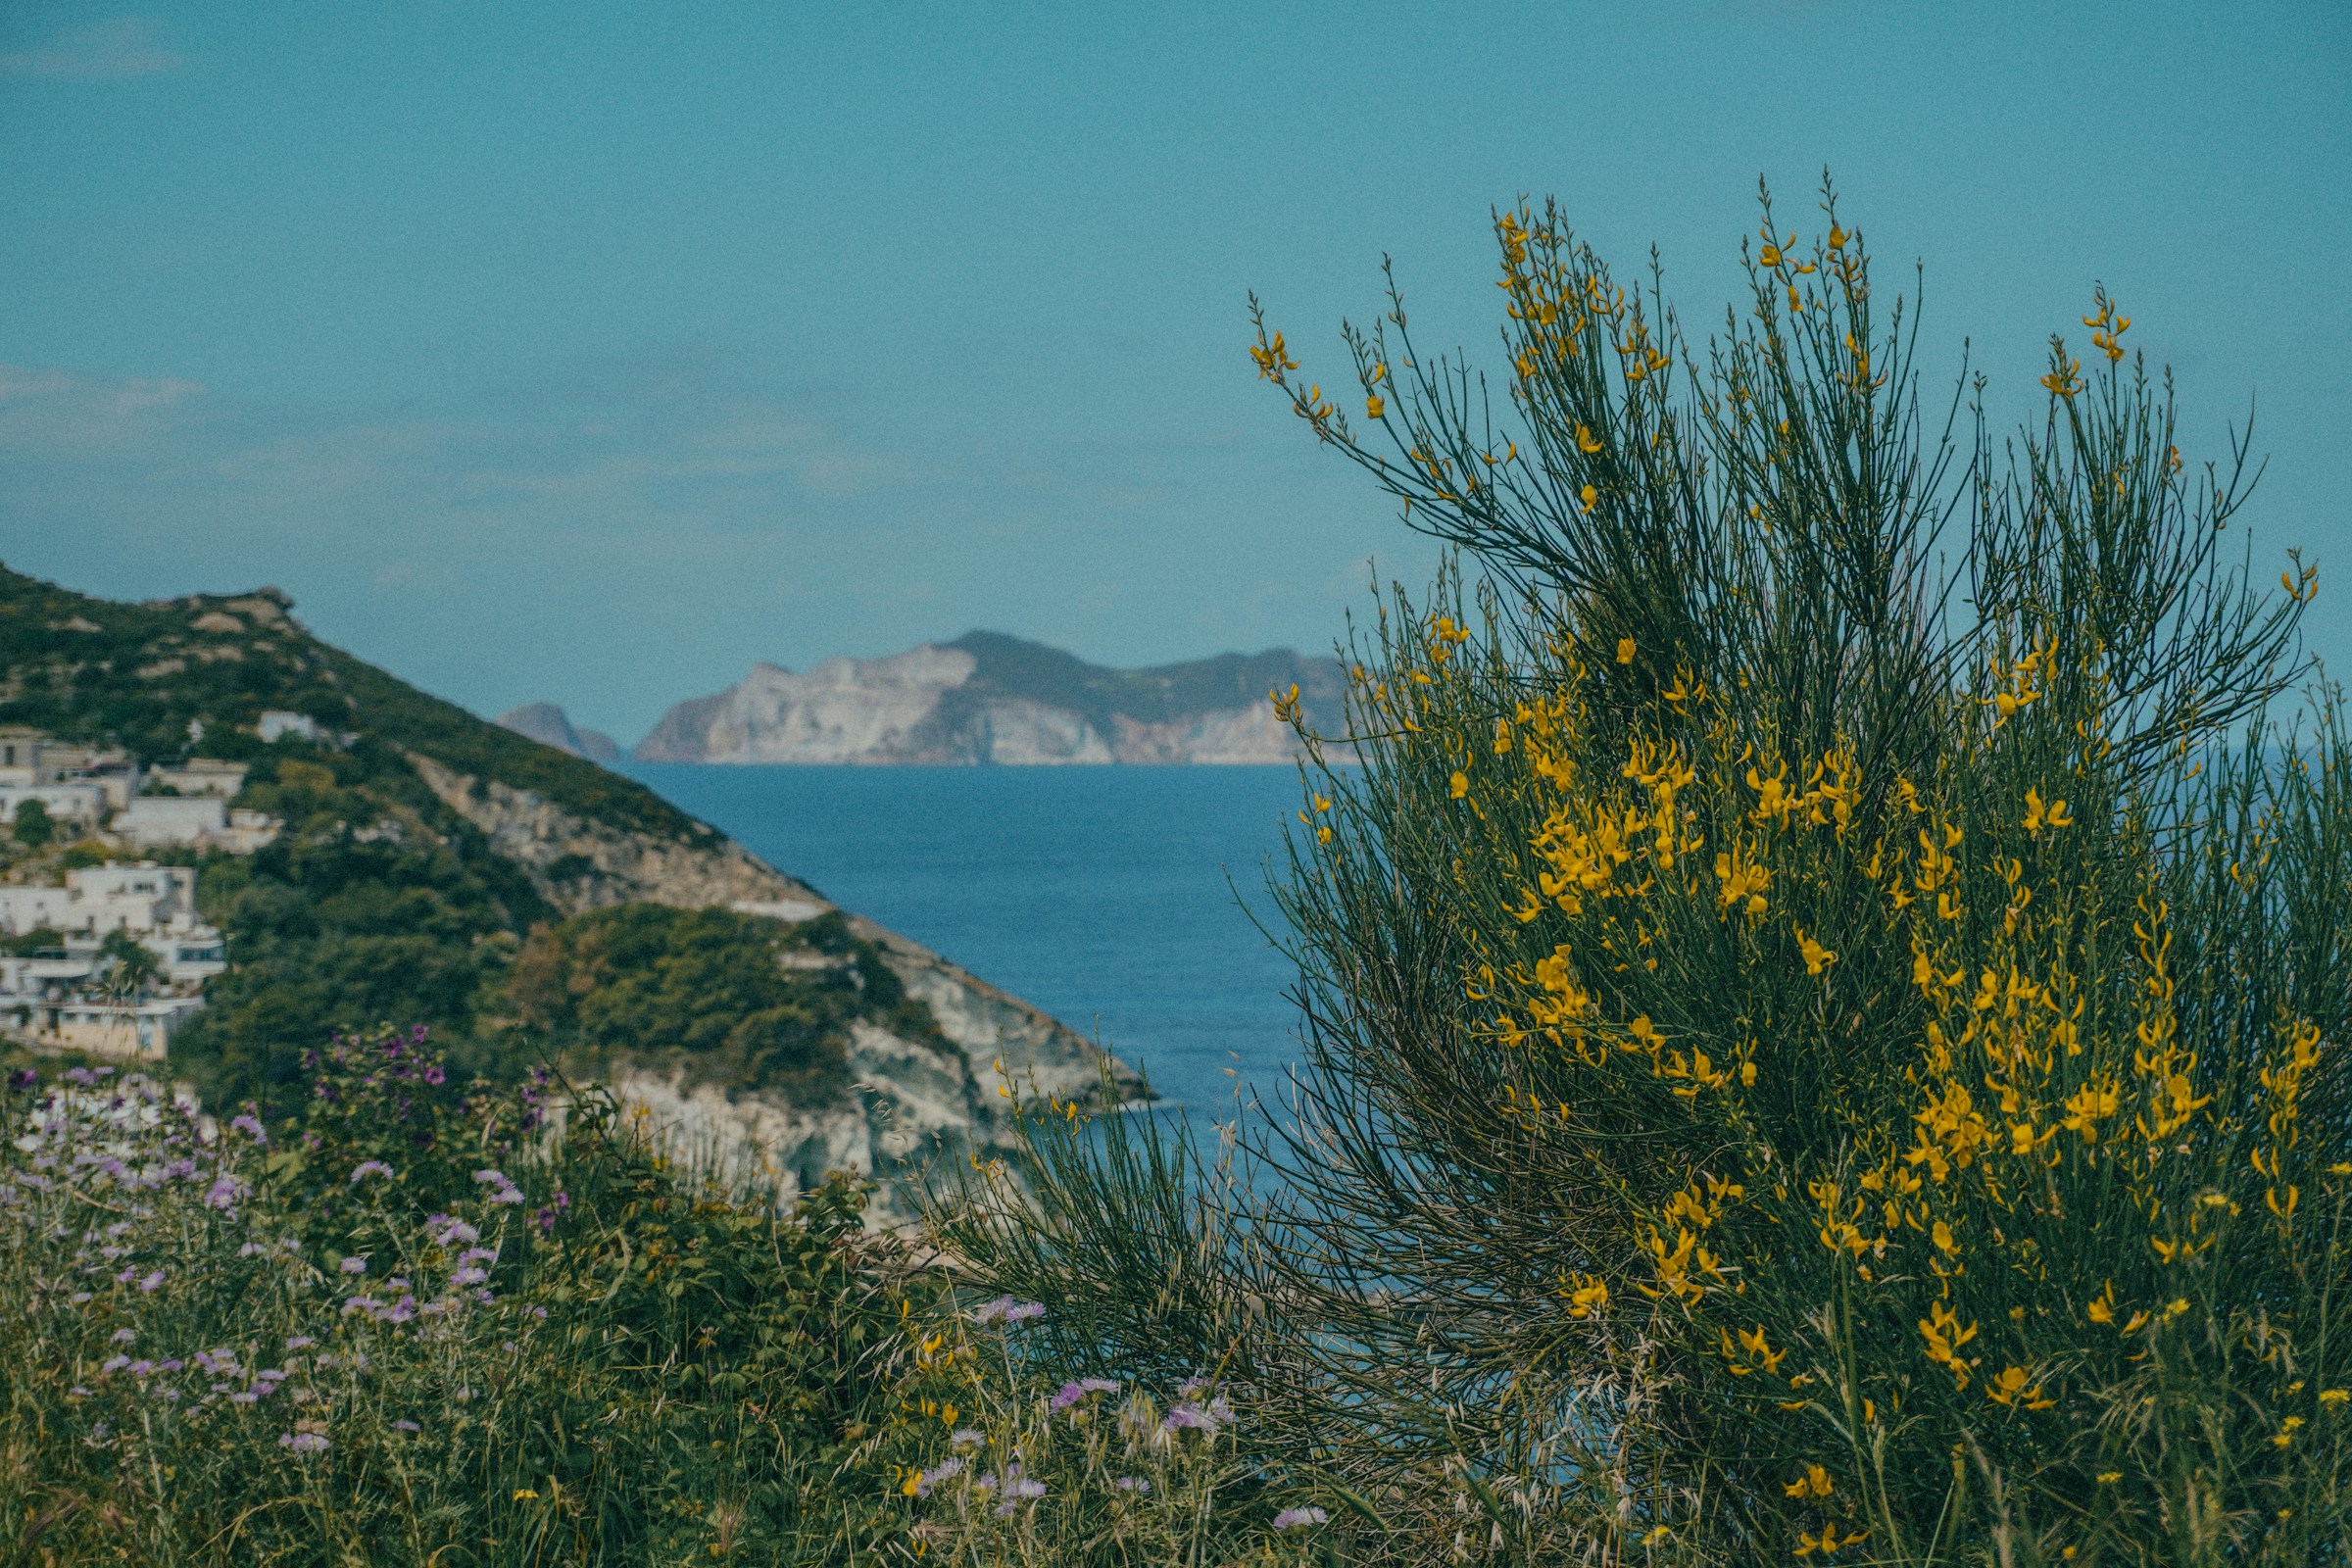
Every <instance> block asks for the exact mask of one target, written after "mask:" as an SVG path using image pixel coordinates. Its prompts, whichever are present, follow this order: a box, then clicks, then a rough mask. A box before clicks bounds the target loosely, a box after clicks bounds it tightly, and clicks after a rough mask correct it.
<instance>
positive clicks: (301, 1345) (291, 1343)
mask: <svg viewBox="0 0 2352 1568" xmlns="http://www.w3.org/2000/svg"><path fill="white" fill-rule="evenodd" d="M318 1343H319V1342H318V1341H317V1340H314V1339H312V1338H311V1337H310V1336H309V1335H308V1334H297V1335H295V1336H294V1337H293V1338H292V1339H290V1340H288V1341H287V1342H286V1348H287V1349H289V1350H307V1349H309V1348H311V1347H312V1346H314V1345H317V1344H318Z"/></svg>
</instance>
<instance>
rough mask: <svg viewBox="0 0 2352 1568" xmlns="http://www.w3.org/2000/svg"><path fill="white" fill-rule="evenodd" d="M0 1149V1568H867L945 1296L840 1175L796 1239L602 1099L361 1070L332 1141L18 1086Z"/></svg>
mask: <svg viewBox="0 0 2352 1568" xmlns="http://www.w3.org/2000/svg"><path fill="white" fill-rule="evenodd" d="M30 1076H31V1075H30V1074H29V1073H26V1074H21V1075H19V1080H18V1082H17V1083H16V1084H15V1086H14V1087H13V1088H12V1090H11V1092H10V1095H9V1101H8V1104H7V1107H6V1109H7V1114H8V1121H9V1123H10V1136H11V1139H12V1141H11V1142H10V1143H8V1144H7V1145H6V1147H5V1149H4V1150H0V1231H4V1232H5V1242H4V1244H0V1308H4V1309H0V1390H4V1391H5V1392H4V1396H0V1397H4V1398H5V1401H6V1405H5V1407H6V1420H5V1423H0V1431H4V1433H5V1436H0V1555H4V1556H5V1559H6V1560H9V1561H22V1562H26V1563H34V1562H42V1563H46V1562H57V1563H67V1562H84V1561H129V1562H138V1563H155V1564H166V1563H191V1564H192V1563H257V1562H267V1563H337V1564H342V1563H351V1562H370V1563H373V1562H384V1563H392V1562H399V1563H428V1562H429V1563H442V1564H460V1563H482V1564H491V1563H501V1564H504V1563H516V1564H519V1563H543V1562H559V1561H560V1562H610V1563H632V1564H634V1563H645V1562H685V1561H689V1560H691V1561H696V1562H711V1561H714V1560H734V1559H738V1558H742V1559H747V1560H760V1561H769V1560H793V1561H848V1560H852V1559H853V1558H854V1557H856V1556H858V1554H859V1552H860V1551H861V1550H862V1549H863V1548H864V1547H865V1546H867V1545H869V1544H871V1543H872V1542H874V1541H875V1540H877V1539H880V1538H883V1537H886V1536H890V1535H893V1534H895V1533H898V1532H899V1531H900V1530H901V1529H902V1527H903V1521H901V1520H899V1519H898V1518H897V1517H896V1516H895V1515H894V1514H893V1513H892V1512H891V1510H890V1508H889V1507H888V1506H887V1504H886V1502H885V1499H886V1498H887V1497H888V1496H889V1495H890V1492H889V1481H890V1477H889V1473H888V1467H887V1463H886V1460H885V1458H884V1455H883V1450H884V1448H885V1446H887V1444H888V1443H889V1442H890V1441H892V1437H893V1434H894V1433H895V1431H896V1430H897V1429H896V1428H894V1427H892V1426H891V1425H890V1424H889V1421H888V1416H889V1413H890V1410H891V1406H890V1404H889V1402H888V1398H887V1396H888V1393H889V1390H890V1388H891V1387H892V1385H893V1380H894V1378H895V1376H896V1375H897V1369H898V1366H899V1364H900V1362H902V1361H903V1360H905V1359H906V1355H905V1350H906V1344H907V1335H906V1333H905V1331H904V1329H903V1327H902V1324H903V1322H904V1320H905V1319H906V1318H907V1315H908V1314H910V1313H911V1312H912V1311H913V1309H914V1305H915V1302H916V1300H917V1299H918V1296H919V1289H920V1281H919V1280H917V1279H914V1278H912V1277H911V1276H909V1274H908V1273H907V1270H906V1269H905V1267H904V1266H903V1258H902V1257H901V1256H900V1255H899V1254H898V1253H897V1250H895V1249H894V1248H893V1247H892V1246H891V1245H890V1244H889V1243H887V1242H886V1241H881V1240H877V1239H875V1238H871V1237H868V1236H866V1235H865V1234H864V1232H863V1230H862V1228H861V1227H860V1224H859V1216H858V1207H859V1199H858V1194H857V1192H856V1191H855V1190H854V1189H853V1188H851V1187H848V1186H846V1185H844V1184H841V1183H838V1182H837V1183H835V1184H833V1185H831V1186H829V1187H827V1188H825V1189H823V1190H821V1191H819V1192H817V1193H815V1194H813V1195H812V1196H811V1197H810V1198H809V1200H808V1201H805V1202H804V1203H803V1204H802V1205H801V1206H800V1207H799V1209H798V1210H797V1212H795V1213H793V1214H790V1215H779V1214H777V1213H776V1212H775V1211H774V1209H773V1207H772V1205H771V1204H770V1203H769V1202H768V1201H766V1200H765V1197H764V1196H763V1195H761V1194H759V1193H757V1192H752V1191H748V1190H740V1189H739V1190H735V1191H728V1190H725V1189H722V1188H720V1187H718V1186H715V1185H713V1184H711V1183H709V1182H706V1181H703V1180H700V1179H698V1178H697V1177H696V1176H695V1175H694V1174H693V1173H691V1172H686V1171H681V1170H679V1169H678V1168H676V1167H675V1166H674V1165H673V1164H672V1163H671V1161H670V1159H669V1157H668V1156H667V1154H666V1153H665V1152H664V1151H663V1150H662V1148H661V1146H660V1145H659V1144H658V1143H657V1142H655V1141H654V1140H652V1139H650V1138H649V1137H647V1136H646V1135H645V1133H644V1131H643V1129H642V1128H633V1127H632V1126H630V1125H628V1124H626V1123H625V1122H620V1121H616V1120H615V1118H614V1116H613V1111H612V1107H611V1106H610V1104H609V1103H605V1102H602V1101H600V1100H597V1099H595V1098H593V1097H591V1098H587V1099H584V1100H582V1101H580V1102H579V1103H574V1104H572V1105H571V1107H570V1114H569V1116H568V1125H567V1126H565V1127H564V1129H563V1133H562V1136H561V1137H560V1138H558V1137H555V1136H554V1135H553V1130H552V1129H551V1128H549V1127H547V1126H545V1125H542V1124H540V1123H539V1117H540V1115H541V1114H542V1112H543V1111H545V1110H546V1109H547V1108H548V1104H547V1100H546V1097H545V1092H544V1090H543V1089H541V1088H532V1087H526V1088H525V1089H524V1090H522V1091H521V1092H519V1093H516V1094H512V1095H506V1096H497V1097H492V1096H474V1095H462V1094H460V1093H458V1092H457V1091H456V1090H455V1089H454V1088H453V1087H452V1086H451V1085H449V1084H448V1082H447V1080H446V1076H445V1074H444V1073H443V1070H442V1068H441V1066H440V1063H439V1061H438V1058H437V1057H436V1056H435V1055H434V1054H433V1053H432V1052H431V1051H430V1050H429V1049H428V1048H427V1047H426V1046H425V1044H424V1043H423V1042H422V1041H421V1040H420V1039H419V1038H417V1036H415V1035H386V1036H380V1037H376V1038H372V1039H368V1040H365V1041H347V1042H341V1043H339V1044H338V1045H337V1046H336V1047H335V1048H334V1049H333V1050H332V1051H330V1052H327V1053H325V1054H323V1055H322V1059H320V1060H319V1061H318V1063H317V1070H316V1072H315V1075H314V1086H313V1099H312V1108H311V1111H310V1113H309V1114H308V1115H306V1116H304V1117H301V1118H298V1119H296V1120H294V1121H292V1122H290V1123H288V1124H285V1125H283V1126H281V1127H278V1128H276V1129H267V1128H264V1127H263V1126H262V1125H261V1123H259V1122H258V1121H257V1120H255V1119H254V1118H252V1117H251V1116H241V1117H237V1118H234V1119H233V1124H232V1125H229V1126H226V1127H222V1128H221V1129H219V1130H218V1132H217V1133H213V1134H210V1135H208V1134H207V1132H206V1129H205V1128H204V1127H203V1126H202V1125H201V1124H200V1122H199V1120H198V1119H197V1117H196V1116H195V1114H194V1113H193V1111H192V1110H191V1109H190V1108H189V1107H187V1106H185V1105H181V1104H174V1103H172V1102H171V1100H170V1099H169V1098H168V1097H166V1096H165V1095H163V1094H162V1093H161V1092H160V1090H159V1088H158V1086H156V1085H154V1084H151V1083H147V1082H145V1081H143V1080H140V1079H138V1078H136V1077H131V1078H127V1079H123V1078H117V1077H114V1076H111V1075H108V1074H105V1073H104V1072H103V1070H101V1071H100V1072H98V1073H92V1072H90V1071H88V1070H86V1069H75V1070H74V1071H73V1073H72V1074H71V1075H69V1078H68V1079H66V1080H58V1081H53V1082H51V1083H48V1084H35V1083H30V1082H25V1080H26V1079H29V1078H30Z"/></svg>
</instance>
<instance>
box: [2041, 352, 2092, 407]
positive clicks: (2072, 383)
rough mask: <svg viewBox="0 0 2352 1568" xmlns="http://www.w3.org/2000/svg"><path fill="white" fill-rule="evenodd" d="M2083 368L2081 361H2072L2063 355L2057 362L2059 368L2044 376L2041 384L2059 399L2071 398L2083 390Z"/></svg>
mask: <svg viewBox="0 0 2352 1568" xmlns="http://www.w3.org/2000/svg"><path fill="white" fill-rule="evenodd" d="M2081 370H2082V361H2081V360H2070V359H2067V358H2066V357H2065V356H2063V355H2061V356H2059V357H2058V360H2057V368H2056V369H2054V370H2052V371H2051V372H2050V373H2049V374H2047V375H2045V376H2043V377H2042V378H2041V384H2042V385H2043V386H2045V387H2047V388H2049V389H2050V391H2051V392H2052V393H2054V394H2055V395H2057V396H2059V397H2062V398H2071V397H2073V396H2074V395H2075V394H2076V393H2078V392H2080V391H2082V376H2081V374H2080V373H2079V372H2080V371H2081Z"/></svg>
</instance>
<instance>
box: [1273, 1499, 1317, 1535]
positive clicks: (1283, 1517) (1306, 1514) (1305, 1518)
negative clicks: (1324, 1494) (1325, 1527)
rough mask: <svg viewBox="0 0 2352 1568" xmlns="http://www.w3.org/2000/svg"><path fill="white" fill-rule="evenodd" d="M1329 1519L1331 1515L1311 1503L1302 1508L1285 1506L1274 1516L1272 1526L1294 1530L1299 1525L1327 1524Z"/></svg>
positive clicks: (1278, 1528)
mask: <svg viewBox="0 0 2352 1568" xmlns="http://www.w3.org/2000/svg"><path fill="white" fill-rule="evenodd" d="M1330 1520H1331V1515H1329V1514H1327V1513H1325V1512H1324V1511H1323V1510H1322V1509H1320V1508H1317V1507H1313V1506H1311V1505H1310V1506H1308V1507H1303V1508H1285V1509H1283V1510H1282V1512H1280V1513H1278V1514H1276V1515H1275V1516H1274V1528H1275V1529H1277V1530H1296V1529H1298V1528H1299V1526H1300V1525H1319V1524H1327V1523H1329V1522H1330Z"/></svg>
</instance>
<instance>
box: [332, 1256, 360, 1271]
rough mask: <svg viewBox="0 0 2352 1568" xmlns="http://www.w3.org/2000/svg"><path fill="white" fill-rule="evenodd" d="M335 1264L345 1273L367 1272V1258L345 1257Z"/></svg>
mask: <svg viewBox="0 0 2352 1568" xmlns="http://www.w3.org/2000/svg"><path fill="white" fill-rule="evenodd" d="M336 1266H337V1267H339V1268H341V1269H342V1270H343V1272H344V1273H346V1274H365V1273H367V1272H368V1260H367V1259H366V1258H364V1257H347V1258H345V1259H344V1260H343V1261H342V1262H341V1263H339V1264H337V1265H336Z"/></svg>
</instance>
